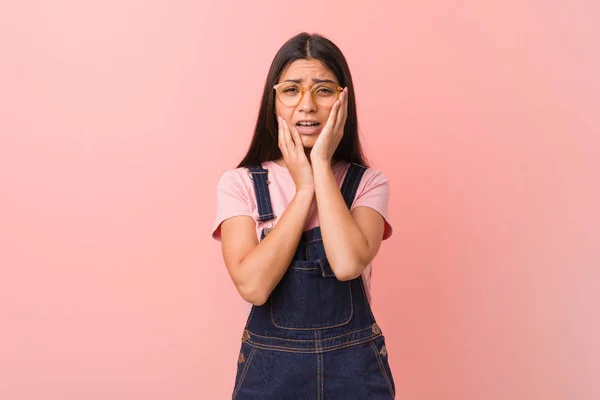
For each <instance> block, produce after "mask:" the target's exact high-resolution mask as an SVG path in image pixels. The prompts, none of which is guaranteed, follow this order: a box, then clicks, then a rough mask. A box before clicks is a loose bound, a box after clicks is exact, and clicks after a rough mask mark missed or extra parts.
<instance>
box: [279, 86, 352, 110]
mask: <svg viewBox="0 0 600 400" xmlns="http://www.w3.org/2000/svg"><path fill="white" fill-rule="evenodd" d="M273 89H275V92H276V93H277V98H278V99H279V101H281V102H282V103H283V104H284V105H285V106H287V107H296V106H297V105H298V104H300V101H301V100H302V98H303V97H304V93H306V91H307V90H310V95H311V97H312V100H313V102H314V103H315V104H316V105H318V106H321V107H330V106H332V105H333V103H335V102H336V100H337V99H338V97H339V96H340V92H341V91H342V90H344V89H343V88H341V87H339V86H338V85H336V84H335V83H331V82H322V83H317V84H315V85H312V86H311V87H308V88H307V87H305V86H300V85H299V84H297V83H294V82H282V83H279V84H277V85H275V86H273Z"/></svg>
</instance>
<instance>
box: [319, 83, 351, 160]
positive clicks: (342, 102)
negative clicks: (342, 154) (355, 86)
mask: <svg viewBox="0 0 600 400" xmlns="http://www.w3.org/2000/svg"><path fill="white" fill-rule="evenodd" d="M347 115H348V88H345V89H344V90H342V92H340V98H339V99H337V101H336V102H335V103H334V104H333V107H332V108H331V112H330V113H329V119H328V120H327V123H326V124H325V127H323V130H322V131H321V133H320V134H319V137H318V138H317V140H316V142H315V144H314V146H313V148H312V150H311V151H310V159H311V161H317V160H318V161H327V162H328V163H330V162H331V158H332V157H333V154H334V153H335V149H337V147H338V145H339V144H340V141H341V140H342V137H343V136H344V125H345V124H346V117H347Z"/></svg>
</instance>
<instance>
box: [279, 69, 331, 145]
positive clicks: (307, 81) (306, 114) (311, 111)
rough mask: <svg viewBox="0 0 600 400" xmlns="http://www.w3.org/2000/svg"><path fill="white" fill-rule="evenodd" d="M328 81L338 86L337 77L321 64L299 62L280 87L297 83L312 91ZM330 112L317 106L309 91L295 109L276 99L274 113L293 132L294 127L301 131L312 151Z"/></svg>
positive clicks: (329, 109)
mask: <svg viewBox="0 0 600 400" xmlns="http://www.w3.org/2000/svg"><path fill="white" fill-rule="evenodd" d="M325 80H327V81H333V82H334V83H335V84H336V85H339V82H338V80H337V78H336V77H335V75H334V73H333V72H331V71H330V70H329V69H328V68H327V67H325V65H324V64H323V63H322V62H321V61H319V60H315V59H311V60H304V59H300V60H296V61H294V62H292V63H291V64H290V65H289V66H288V67H287V68H286V69H285V70H284V71H283V73H282V74H281V78H280V79H279V82H277V83H281V82H286V81H295V82H296V83H299V84H300V85H302V86H305V87H310V86H312V85H313V84H315V83H318V82H320V81H325ZM331 108H332V106H328V107H322V106H319V105H317V104H315V103H314V101H313V99H312V96H311V94H310V91H308V90H307V91H306V92H305V93H304V96H303V97H302V100H300V103H299V104H298V105H297V106H296V107H287V106H285V105H284V104H283V103H282V102H281V101H280V100H279V99H278V98H277V97H276V98H275V112H276V113H277V115H279V116H281V117H282V118H283V119H284V120H285V121H286V122H287V124H288V126H289V127H290V129H291V128H292V127H295V128H296V129H297V130H298V133H299V134H300V137H301V138H302V144H303V146H304V147H305V148H312V146H313V145H314V144H315V142H316V140H317V138H318V137H319V134H320V133H321V131H322V130H323V127H324V126H325V124H326V123H327V118H329V113H330V112H331ZM303 121H305V122H306V121H309V122H310V123H311V124H312V125H314V124H315V123H316V124H317V125H316V126H306V123H304V124H303V123H302V122H303Z"/></svg>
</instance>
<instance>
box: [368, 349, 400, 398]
mask: <svg viewBox="0 0 600 400" xmlns="http://www.w3.org/2000/svg"><path fill="white" fill-rule="evenodd" d="M369 344H370V345H371V348H372V349H373V352H374V353H375V358H377V362H378V363H379V369H380V370H381V374H382V375H383V377H384V378H385V380H386V381H387V384H388V388H389V389H390V394H391V395H392V398H395V397H396V394H395V393H394V389H392V383H391V382H390V378H388V375H387V372H386V371H385V367H384V366H383V361H382V360H381V358H379V352H378V351H377V348H376V347H375V344H374V343H373V342H371V343H369Z"/></svg>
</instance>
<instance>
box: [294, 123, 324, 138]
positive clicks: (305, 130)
mask: <svg viewBox="0 0 600 400" xmlns="http://www.w3.org/2000/svg"><path fill="white" fill-rule="evenodd" d="M296 129H297V130H298V133H300V134H302V135H314V134H316V133H319V132H320V131H321V124H320V123H319V122H317V121H299V122H297V123H296Z"/></svg>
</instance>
